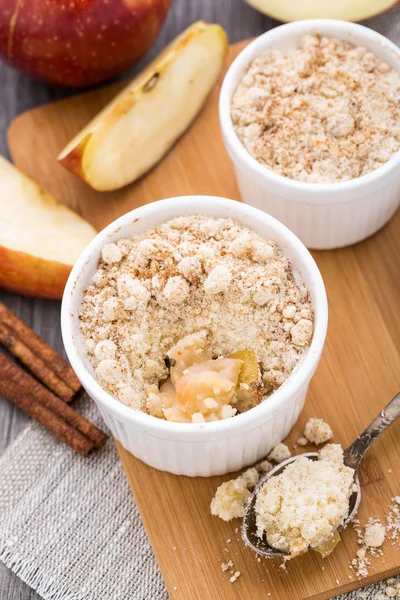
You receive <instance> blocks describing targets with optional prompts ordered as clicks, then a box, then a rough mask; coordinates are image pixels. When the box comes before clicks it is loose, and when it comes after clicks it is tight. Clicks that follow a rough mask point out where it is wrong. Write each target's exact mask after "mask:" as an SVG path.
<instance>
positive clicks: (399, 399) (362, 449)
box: [344, 392, 400, 469]
mask: <svg viewBox="0 0 400 600" xmlns="http://www.w3.org/2000/svg"><path fill="white" fill-rule="evenodd" d="M398 417H400V392H399V393H398V394H397V396H395V397H394V398H393V400H392V401H391V402H389V404H388V405H387V406H386V407H385V408H384V409H383V410H381V412H380V413H379V415H378V416H377V417H376V418H375V419H374V420H373V421H372V423H370V424H369V425H368V427H367V428H366V430H365V431H363V433H362V434H361V435H360V436H359V437H358V438H357V439H356V440H355V441H354V442H353V443H352V444H351V446H349V447H348V448H346V450H345V451H344V463H345V464H346V465H347V466H348V467H352V468H353V469H357V467H358V465H359V463H360V461H361V459H362V457H363V456H364V454H365V453H366V452H367V450H369V449H370V447H371V446H372V444H373V443H374V442H375V440H377V439H378V437H379V436H380V435H381V434H382V433H383V432H384V431H386V429H387V428H388V427H389V426H390V425H391V424H392V423H394V422H395V420H396V419H397V418H398Z"/></svg>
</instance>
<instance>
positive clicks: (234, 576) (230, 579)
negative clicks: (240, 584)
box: [229, 571, 240, 583]
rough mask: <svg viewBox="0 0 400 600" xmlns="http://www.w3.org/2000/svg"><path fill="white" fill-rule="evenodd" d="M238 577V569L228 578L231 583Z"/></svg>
mask: <svg viewBox="0 0 400 600" xmlns="http://www.w3.org/2000/svg"><path fill="white" fill-rule="evenodd" d="M239 577H240V571H236V572H235V573H234V574H233V575H232V577H230V578H229V581H230V582H231V583H235V581H236V580H237V579H238V578H239Z"/></svg>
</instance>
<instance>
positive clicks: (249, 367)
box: [228, 350, 264, 412]
mask: <svg viewBox="0 0 400 600" xmlns="http://www.w3.org/2000/svg"><path fill="white" fill-rule="evenodd" d="M228 358H236V359H238V360H241V361H242V367H241V370H240V374H239V379H238V383H237V388H236V398H237V402H236V404H235V407H236V408H237V409H238V410H239V412H245V411H246V410H249V409H250V408H253V407H254V406H257V404H260V402H261V400H262V397H263V389H264V384H263V381H262V377H261V372H260V368H259V366H258V362H257V355H256V353H255V352H254V350H238V351H237V352H233V353H232V354H229V355H228Z"/></svg>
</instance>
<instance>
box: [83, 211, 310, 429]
mask: <svg viewBox="0 0 400 600" xmlns="http://www.w3.org/2000/svg"><path fill="white" fill-rule="evenodd" d="M79 317H80V326H81V331H82V334H83V337H84V340H85V345H86V349H87V352H88V355H89V357H90V360H91V363H92V365H93V368H94V370H95V375H96V378H97V380H98V382H99V383H100V385H101V386H102V387H103V388H104V389H105V390H106V391H107V392H109V393H110V394H112V395H113V396H115V397H116V398H118V399H119V400H120V401H121V402H123V403H124V404H126V405H128V406H131V407H132V408H137V409H140V410H143V411H145V412H147V413H149V414H150V415H153V416H156V417H159V418H162V419H167V420H170V421H178V422H187V423H202V422H204V421H215V420H218V419H225V418H229V417H232V416H234V415H235V414H236V413H237V412H243V411H246V410H248V409H250V408H252V407H253V406H256V405H257V404H259V403H260V402H261V401H262V400H263V399H266V398H268V397H269V396H270V395H271V394H272V393H273V392H274V391H275V390H276V389H278V388H279V387H280V386H281V385H282V384H283V383H284V382H285V381H286V380H287V378H288V377H289V376H290V374H291V373H292V371H293V369H294V368H295V367H296V365H297V364H298V362H299V360H300V359H301V357H302V355H303V354H304V352H305V351H307V348H308V346H309V345H310V343H311V338H312V335H313V318H314V317H313V310H312V307H311V300H310V294H309V291H308V289H307V287H306V286H305V284H304V283H303V282H302V281H301V280H300V279H299V277H298V275H297V274H295V273H294V272H293V269H292V266H291V264H290V262H289V260H288V259H287V258H286V257H285V256H284V255H283V253H282V251H281V249H280V248H279V247H278V245H277V244H276V243H275V242H272V241H266V240H264V239H263V238H262V237H260V236H259V235H257V234H256V233H255V232H253V231H250V230H248V229H246V228H245V227H243V226H242V225H240V224H239V223H237V222H235V221H233V220H231V219H222V218H220V219H215V218H211V217H207V216H201V215H195V216H193V215H192V216H184V217H177V218H174V219H172V220H170V221H168V222H166V223H163V224H161V225H159V226H157V227H154V228H153V229H151V230H149V231H147V232H146V233H144V234H141V235H136V236H134V237H132V238H131V239H121V240H119V241H117V242H116V243H110V244H107V245H106V246H105V247H104V248H103V250H102V254H101V258H100V261H99V264H98V270H97V271H96V273H95V274H94V276H93V279H92V282H91V284H90V285H89V286H88V287H87V289H86V290H85V292H84V294H83V300H82V305H81V308H80V314H79Z"/></svg>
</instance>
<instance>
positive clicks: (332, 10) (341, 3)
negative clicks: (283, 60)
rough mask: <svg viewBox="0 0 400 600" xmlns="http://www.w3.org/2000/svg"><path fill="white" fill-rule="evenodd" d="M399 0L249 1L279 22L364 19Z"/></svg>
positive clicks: (247, 0)
mask: <svg viewBox="0 0 400 600" xmlns="http://www.w3.org/2000/svg"><path fill="white" fill-rule="evenodd" d="M396 1H397V0H360V1H357V0H356V1H355V2H351V1H349V0H322V1H321V0H246V2H247V3H248V4H250V6H253V7H254V8H256V9H257V10H259V11H260V12H262V13H264V14H265V15H268V16H269V17H272V18H273V19H277V20H278V21H284V22H286V23H288V22H289V21H298V20H300V19H342V20H343V21H362V20H364V19H369V18H370V17H373V16H374V15H378V14H379V13H381V12H384V11H385V10H388V9H389V8H391V7H392V6H394V5H395V4H396Z"/></svg>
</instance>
